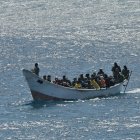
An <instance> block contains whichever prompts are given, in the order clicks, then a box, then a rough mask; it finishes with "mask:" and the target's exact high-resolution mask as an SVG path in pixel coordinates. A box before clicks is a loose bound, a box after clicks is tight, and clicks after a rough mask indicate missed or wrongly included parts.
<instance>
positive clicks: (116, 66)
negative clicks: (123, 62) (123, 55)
mask: <svg viewBox="0 0 140 140" xmlns="http://www.w3.org/2000/svg"><path fill="white" fill-rule="evenodd" d="M112 72H113V76H114V78H116V76H117V74H118V73H119V72H121V67H120V66H119V65H118V64H117V63H116V62H115V63H114V66H113V67H112Z"/></svg>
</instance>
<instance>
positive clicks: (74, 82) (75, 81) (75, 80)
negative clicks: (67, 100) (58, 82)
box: [71, 78, 77, 87]
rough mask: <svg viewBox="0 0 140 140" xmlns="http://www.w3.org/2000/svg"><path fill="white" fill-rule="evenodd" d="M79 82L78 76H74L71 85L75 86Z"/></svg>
mask: <svg viewBox="0 0 140 140" xmlns="http://www.w3.org/2000/svg"><path fill="white" fill-rule="evenodd" d="M76 83H77V78H73V81H72V82H71V86H72V87H74V86H75V84H76Z"/></svg>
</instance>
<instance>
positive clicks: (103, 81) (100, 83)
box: [99, 75, 106, 88]
mask: <svg viewBox="0 0 140 140" xmlns="http://www.w3.org/2000/svg"><path fill="white" fill-rule="evenodd" d="M99 85H100V88H105V87H106V82H105V79H104V77H103V75H101V76H100V80H99Z"/></svg>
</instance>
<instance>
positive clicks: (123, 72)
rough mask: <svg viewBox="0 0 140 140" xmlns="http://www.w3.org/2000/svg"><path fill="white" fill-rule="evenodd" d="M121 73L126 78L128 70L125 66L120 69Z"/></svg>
mask: <svg viewBox="0 0 140 140" xmlns="http://www.w3.org/2000/svg"><path fill="white" fill-rule="evenodd" d="M122 75H123V76H124V78H125V79H128V77H129V70H128V69H127V67H124V69H123V70H122Z"/></svg>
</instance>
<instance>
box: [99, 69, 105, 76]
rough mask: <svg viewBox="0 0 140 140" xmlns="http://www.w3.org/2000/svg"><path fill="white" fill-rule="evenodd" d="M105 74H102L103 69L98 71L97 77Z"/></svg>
mask: <svg viewBox="0 0 140 140" xmlns="http://www.w3.org/2000/svg"><path fill="white" fill-rule="evenodd" d="M104 74H105V73H104V72H103V69H99V71H98V73H97V75H104Z"/></svg>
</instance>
